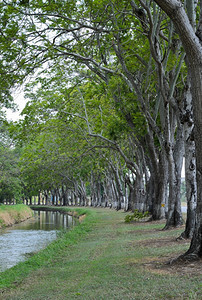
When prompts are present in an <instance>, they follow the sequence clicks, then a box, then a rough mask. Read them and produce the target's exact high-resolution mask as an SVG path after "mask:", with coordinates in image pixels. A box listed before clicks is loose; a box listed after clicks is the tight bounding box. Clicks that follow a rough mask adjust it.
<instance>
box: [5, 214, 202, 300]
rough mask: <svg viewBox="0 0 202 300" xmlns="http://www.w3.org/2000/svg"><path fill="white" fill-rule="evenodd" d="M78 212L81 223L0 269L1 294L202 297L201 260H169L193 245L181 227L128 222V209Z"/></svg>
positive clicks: (9, 296)
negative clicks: (165, 228)
mask: <svg viewBox="0 0 202 300" xmlns="http://www.w3.org/2000/svg"><path fill="white" fill-rule="evenodd" d="M77 213H78V214H82V215H83V214H85V215H86V218H85V219H84V220H83V221H82V223H81V224H80V225H78V226H76V227H74V228H73V229H72V230H70V231H69V232H67V233H65V234H62V235H61V237H60V238H59V239H58V240H57V241H55V242H53V243H52V244H50V245H49V246H48V247H47V248H46V249H45V250H43V251H40V252H39V253H38V254H36V255H34V256H33V257H32V258H30V259H29V260H28V261H27V262H24V263H20V264H19V265H17V266H16V267H14V268H12V269H10V270H7V271H6V272H4V273H2V274H1V276H0V285H1V293H2V294H0V295H2V298H1V296H0V298H1V299H5V300H6V299H9V300H10V299H13V300H14V299H37V300H38V299H41V300H42V299H49V300H51V299H54V300H55V299H57V300H58V299H61V300H62V299H86V300H87V299H96V300H97V299H107V300H108V299H200V297H201V294H202V285H201V281H202V266H201V261H199V262H197V263H191V264H189V263H187V264H178V265H171V266H170V265H167V264H165V263H166V262H167V261H169V260H170V259H171V258H173V257H176V256H178V255H179V254H181V253H183V252H184V251H186V250H187V248H188V247H189V241H178V242H177V241H176V237H177V236H179V234H180V233H181V232H182V230H183V228H179V229H177V230H170V231H161V229H162V228H163V226H164V223H163V222H154V223H133V224H126V223H124V217H125V213H123V212H116V211H113V210H108V209H101V208H100V209H90V208H88V209H77ZM9 285H10V287H9V288H5V287H6V286H7V287H8V286H9Z"/></svg>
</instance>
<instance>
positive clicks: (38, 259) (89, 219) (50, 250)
mask: <svg viewBox="0 0 202 300" xmlns="http://www.w3.org/2000/svg"><path fill="white" fill-rule="evenodd" d="M36 208H37V209H40V208H41V209H44V208H45V209H46V210H48V209H49V210H52V211H54V210H55V211H58V210H60V211H63V212H64V211H68V212H70V211H71V212H76V213H77V215H78V216H81V215H84V214H85V215H86V218H85V219H84V220H83V221H82V223H81V224H77V225H76V226H74V227H73V228H71V229H70V230H68V231H62V234H60V235H59V236H60V237H59V238H57V239H56V240H55V241H53V242H52V243H51V244H49V245H48V246H47V247H46V248H45V249H43V250H40V251H39V252H38V253H37V254H35V255H34V256H32V257H31V258H29V259H28V260H26V261H24V262H20V263H19V264H17V265H16V266H14V267H12V268H10V269H8V270H6V271H4V272H1V273H0V288H7V287H11V286H12V285H13V284H14V285H16V283H20V282H21V281H23V279H24V278H25V277H27V276H28V274H29V273H30V272H31V271H33V270H36V269H38V268H40V267H42V266H44V265H47V264H48V263H49V262H51V261H52V260H53V259H54V258H56V257H57V256H58V255H59V253H61V252H62V251H63V250H64V249H65V248H66V247H67V246H70V245H72V244H75V243H77V242H78V241H79V240H80V239H81V237H83V236H84V235H85V234H86V233H87V232H89V231H90V230H91V228H92V226H93V224H94V223H95V220H96V218H95V213H93V211H89V210H87V209H83V208H81V209H80V208H76V209H70V208H68V209H67V208H64V207H63V208H62V207H61V208H56V207H50V208H46V207H43V206H41V207H39V206H37V207H36ZM3 209H4V208H3Z"/></svg>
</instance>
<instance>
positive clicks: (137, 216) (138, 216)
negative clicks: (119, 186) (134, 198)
mask: <svg viewBox="0 0 202 300" xmlns="http://www.w3.org/2000/svg"><path fill="white" fill-rule="evenodd" d="M148 215H149V212H148V211H146V212H144V213H143V212H140V211H139V210H138V209H135V211H134V212H133V214H132V215H127V216H125V222H126V223H130V222H132V221H139V220H141V219H143V218H146V217H148Z"/></svg>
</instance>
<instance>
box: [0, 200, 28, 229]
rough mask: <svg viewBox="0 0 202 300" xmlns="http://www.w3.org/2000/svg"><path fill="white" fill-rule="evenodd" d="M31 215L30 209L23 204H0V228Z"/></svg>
mask: <svg viewBox="0 0 202 300" xmlns="http://www.w3.org/2000/svg"><path fill="white" fill-rule="evenodd" d="M31 216H32V210H31V209H30V208H29V207H28V206H26V205H24V204H18V205H0V228H2V227H6V226H10V225H13V224H15V223H19V222H22V221H24V220H26V219H27V218H30V217H31Z"/></svg>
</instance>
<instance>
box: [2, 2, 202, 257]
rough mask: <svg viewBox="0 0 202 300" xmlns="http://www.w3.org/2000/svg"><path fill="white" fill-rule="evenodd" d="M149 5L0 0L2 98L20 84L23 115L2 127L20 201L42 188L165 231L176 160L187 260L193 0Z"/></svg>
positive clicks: (195, 45)
mask: <svg viewBox="0 0 202 300" xmlns="http://www.w3.org/2000/svg"><path fill="white" fill-rule="evenodd" d="M161 2H162V1H146V0H138V1H123V0H122V1H116V0H111V1H108V0H103V1H95V0H94V1H91V0H86V1H78V2H77V1H60V0H59V1H50V0H49V1H37V3H36V1H19V2H18V1H3V2H2V3H1V21H0V22H1V27H2V30H1V44H2V47H1V61H2V66H0V67H1V70H2V79H3V80H4V81H5V80H7V82H8V84H7V85H6V86H5V89H6V93H5V91H2V96H3V97H4V99H5V100H4V101H6V99H7V98H9V95H10V94H9V92H10V86H13V85H15V83H21V82H22V81H23V80H24V79H26V78H29V82H28V83H27V85H26V97H27V98H28V100H29V101H28V103H27V105H26V107H25V109H24V111H23V114H24V119H23V121H21V122H19V123H18V124H14V125H13V126H10V133H11V136H12V138H13V139H15V140H16V142H17V145H18V147H20V148H21V151H22V153H21V158H20V166H21V174H22V176H23V182H24V183H23V184H24V195H25V197H31V196H35V195H37V194H38V193H39V192H43V193H44V195H46V197H48V195H49V194H50V193H51V194H54V195H55V194H58V195H59V197H60V198H61V199H62V202H63V203H64V204H68V203H75V200H74V199H76V201H77V202H76V203H79V204H80V205H85V204H86V203H87V202H86V199H87V195H89V196H90V197H91V201H90V203H91V204H92V205H103V206H106V205H109V204H110V205H112V206H113V207H115V208H116V209H120V208H121V207H123V208H124V209H125V210H128V209H132V210H134V209H138V210H140V211H146V210H148V211H149V212H150V213H151V216H152V219H153V220H159V219H162V218H165V217H166V225H165V229H168V228H170V226H179V225H181V224H182V222H183V220H182V213H181V202H180V187H181V169H182V161H183V157H185V173H186V192H187V201H188V218H187V224H186V229H185V232H184V233H183V235H184V236H185V237H192V236H193V232H194V230H195V233H194V238H193V240H194V242H192V246H191V248H190V249H191V250H190V251H189V253H191V254H194V255H195V254H196V255H197V256H198V255H200V254H201V252H202V250H201V249H202V248H201V236H202V235H201V230H202V226H201V225H200V224H201V219H202V208H201V206H200V203H201V201H202V200H201V196H200V195H201V192H200V188H199V186H202V185H200V180H201V179H200V174H201V172H200V170H201V167H200V166H201V163H200V162H201V158H200V149H201V146H202V145H201V142H200V141H201V136H202V135H201V125H200V124H201V123H200V122H201V121H200V114H201V106H200V105H201V104H200V103H201V98H200V97H201V94H200V89H201V80H200V76H201V69H200V68H201V63H200V62H201V55H202V51H201V45H200V34H201V33H200V30H201V14H200V5H199V4H197V1H196V2H195V1H192V0H187V1H186V3H184V4H183V3H182V2H181V1H178V0H170V1H164V3H163V4H162V3H161ZM156 3H158V4H156ZM158 5H159V6H158ZM160 6H161V7H162V9H164V10H165V11H166V13H167V14H168V15H169V16H170V18H169V17H168V16H167V15H166V14H165V13H164V11H163V10H161V9H160ZM185 10H186V11H187V12H185ZM174 12H175V13H174ZM196 29H197V32H196V33H195V31H196ZM178 34H179V35H178ZM31 75H33V77H31ZM193 104H194V105H193ZM192 106H194V111H193V109H192ZM193 113H194V120H193ZM194 126H195V129H194V130H193V128H194ZM195 144H196V150H195ZM195 154H196V157H197V166H198V167H197V170H198V172H197V176H198V177H197V181H198V185H197V188H198V190H197V188H196V168H195ZM196 191H197V195H198V210H197V219H196V218H195V216H196ZM196 220H197V222H196ZM193 245H194V246H193Z"/></svg>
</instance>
